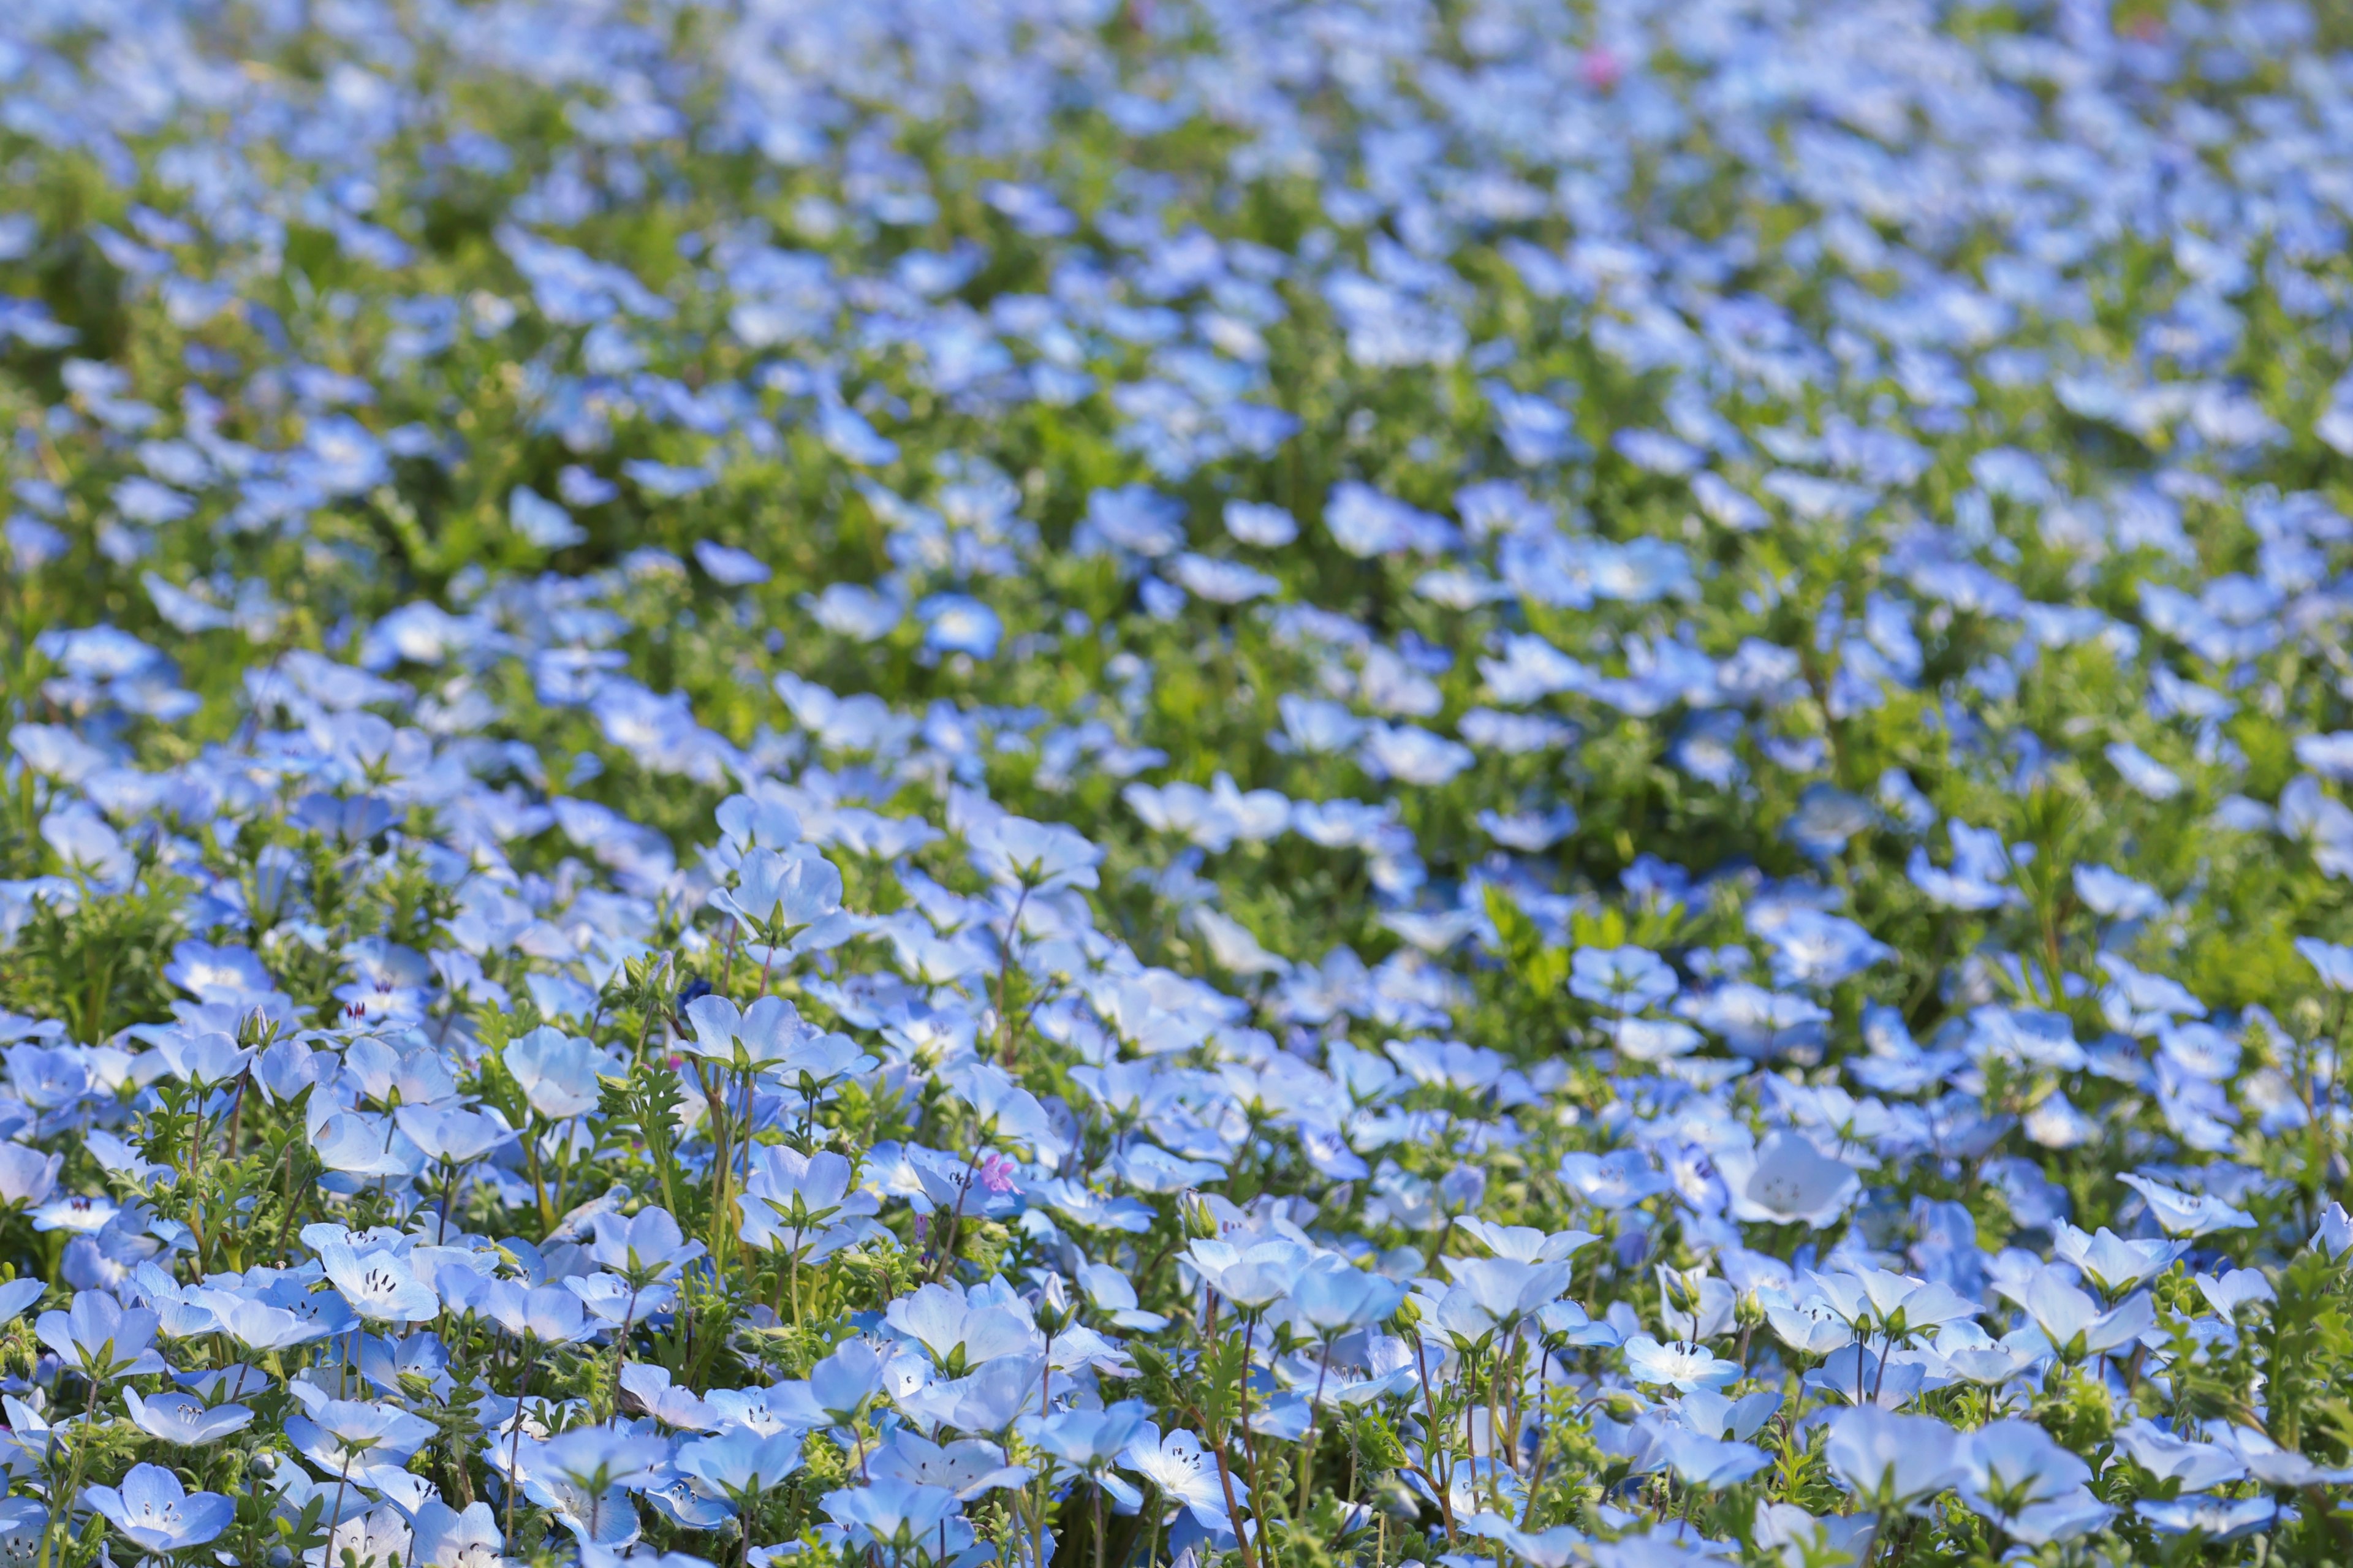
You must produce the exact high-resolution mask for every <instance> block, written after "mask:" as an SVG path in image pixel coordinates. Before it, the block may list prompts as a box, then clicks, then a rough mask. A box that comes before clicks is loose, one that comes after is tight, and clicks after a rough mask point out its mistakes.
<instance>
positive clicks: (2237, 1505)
mask: <svg viewBox="0 0 2353 1568" xmlns="http://www.w3.org/2000/svg"><path fill="white" fill-rule="evenodd" d="M2133 1510H2134V1511H2135V1512H2136V1513H2138V1514H2139V1515H2140V1516H2141V1518H2143V1519H2145V1520H2147V1521H2148V1522H2149V1524H2150V1525H2151V1526H2152V1527H2153V1528H2154V1529H2156V1530H2157V1531H2159V1532H2161V1533H2163V1534H2166V1535H2188V1534H2189V1533H2190V1532H2191V1531H2196V1532H2197V1533H2198V1534H2199V1536H2200V1537H2201V1538H2202V1539H2203V1540H2205V1541H2208V1542H2226V1541H2236V1540H2238V1539H2239V1538H2240V1537H2241V1536H2243V1535H2249V1534H2252V1533H2253V1532H2254V1531H2258V1530H2261V1529H2263V1527H2264V1526H2266V1525H2268V1524H2270V1523H2271V1522H2272V1521H2273V1520H2274V1519H2276V1518H2277V1517H2278V1516H2279V1504H2278V1503H2276V1502H2274V1501H2273V1500H2271V1499H2270V1498H2267V1497H2251V1498H2240V1499H2238V1500H2223V1499H2221V1498H2211V1497H2184V1498H2143V1499H2141V1500H2139V1501H2137V1502H2136V1503H2134V1504H2133Z"/></svg>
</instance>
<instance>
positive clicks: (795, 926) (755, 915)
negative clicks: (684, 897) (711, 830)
mask: <svg viewBox="0 0 2353 1568" xmlns="http://www.w3.org/2000/svg"><path fill="white" fill-rule="evenodd" d="M711 901H712V904H713V905H715V906H716V907H718V908H719V909H722V910H726V911H727V912H728V913H729V914H731V915H733V916H734V917H735V918H736V919H737V920H738V921H740V922H742V924H743V926H744V929H745V930H746V931H750V932H752V933H754V934H755V935H766V934H769V933H774V935H775V936H776V940H779V941H789V940H791V938H792V937H793V935H795V934H796V933H798V932H800V931H805V930H806V929H807V928H808V927H810V926H813V925H815V924H817V923H818V921H822V920H823V919H825V917H826V916H828V915H830V914H833V913H835V912H836V911H838V910H839V909H840V908H841V873H840V872H839V870H838V869H836V868H835V867H834V865H833V862H831V861H830V860H828V859H826V858H824V857H823V856H820V855H818V854H817V853H816V852H815V851H813V850H810V849H807V848H806V847H797V848H795V849H794V850H792V851H790V852H780V851H777V850H774V849H753V850H750V851H748V852H747V853H746V854H745V855H744V858H743V862H742V864H741V865H740V866H739V867H738V868H736V884H735V886H734V887H733V889H727V888H722V889H718V890H717V891H716V892H713V893H712V895H711ZM769 1000H775V998H769Z"/></svg>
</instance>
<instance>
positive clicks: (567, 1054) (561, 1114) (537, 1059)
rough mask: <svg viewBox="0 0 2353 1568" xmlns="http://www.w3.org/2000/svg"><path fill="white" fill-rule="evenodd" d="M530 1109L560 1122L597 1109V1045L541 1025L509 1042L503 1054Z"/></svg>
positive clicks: (505, 1065)
mask: <svg viewBox="0 0 2353 1568" xmlns="http://www.w3.org/2000/svg"><path fill="white" fill-rule="evenodd" d="M499 1059H500V1061H501V1063H502V1064H503V1065H504V1067H505V1068H506V1069H507V1072H508V1073H509V1075H511V1076H512V1078H513V1079H514V1080H515V1084H516V1086H517V1087H518V1088H520V1089H522V1091H523V1096H524V1098H525V1099H526V1100H529V1101H530V1102H531V1108H532V1109H533V1110H535V1111H537V1112H539V1114H541V1115H542V1116H544V1117H546V1118H548V1119H549V1120H550V1121H564V1120H565V1119H566V1118H567V1117H573V1116H578V1115H581V1114H582V1113H584V1112H586V1111H588V1110H594V1109H595V1108H596V1102H597V1097H598V1094H599V1092H600V1091H599V1089H598V1088H597V1083H596V1077H597V1068H599V1067H600V1066H602V1065H603V1064H602V1063H601V1062H600V1061H599V1059H598V1058H597V1054H596V1047H595V1045H594V1044H593V1043H592V1042H590V1041H588V1040H586V1039H584V1038H582V1037H579V1036H576V1035H566V1034H565V1032H564V1031H563V1030H561V1029H557V1028H552V1027H549V1026H546V1025H542V1026H540V1027H538V1028H536V1029H533V1030H531V1031H530V1032H529V1033H527V1034H524V1035H521V1036H518V1037H515V1038H514V1039H512V1040H510V1041H508V1042H507V1045H506V1048H505V1049H504V1050H503V1051H501V1053H500V1058H499Z"/></svg>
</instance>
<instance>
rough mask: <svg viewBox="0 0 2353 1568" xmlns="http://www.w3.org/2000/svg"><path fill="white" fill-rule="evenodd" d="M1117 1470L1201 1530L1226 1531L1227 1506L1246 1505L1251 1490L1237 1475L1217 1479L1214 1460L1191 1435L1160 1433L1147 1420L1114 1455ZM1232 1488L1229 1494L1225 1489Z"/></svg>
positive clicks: (1228, 1520)
mask: <svg viewBox="0 0 2353 1568" xmlns="http://www.w3.org/2000/svg"><path fill="white" fill-rule="evenodd" d="M1118 1462H1119V1465H1120V1468H1123V1469H1124V1470H1126V1471H1128V1472H1129V1473H1130V1474H1132V1475H1134V1476H1135V1477H1137V1478H1138V1479H1141V1480H1142V1481H1143V1482H1144V1483H1145V1485H1146V1486H1148V1487H1150V1488H1151V1489H1152V1490H1153V1492H1154V1494H1155V1496H1157V1497H1159V1498H1161V1499H1162V1500H1164V1502H1165V1503H1166V1505H1170V1506H1174V1507H1176V1508H1182V1509H1184V1510H1186V1511H1187V1512H1188V1513H1190V1514H1191V1515H1192V1517H1193V1521H1194V1522H1195V1523H1197V1524H1198V1525H1199V1526H1200V1527H1201V1528H1202V1529H1204V1530H1211V1531H1230V1530H1232V1529H1233V1528H1234V1521H1233V1519H1232V1516H1231V1515H1230V1514H1229V1512H1228V1511H1227V1509H1228V1503H1227V1498H1228V1496H1229V1495H1230V1496H1231V1498H1232V1505H1231V1506H1232V1507H1235V1508H1247V1507H1249V1506H1250V1488H1249V1487H1248V1486H1246V1485H1244V1484H1243V1481H1242V1478H1241V1477H1240V1476H1238V1475H1228V1476H1223V1477H1221V1476H1220V1475H1219V1468H1218V1465H1217V1461H1216V1459H1215V1458H1213V1457H1212V1456H1211V1455H1210V1454H1209V1452H1208V1450H1207V1449H1205V1448H1204V1447H1202V1446H1201V1440H1200V1438H1198V1437H1197V1436H1194V1435H1193V1434H1192V1433H1190V1432H1187V1431H1181V1430H1171V1431H1169V1432H1167V1433H1166V1434H1163V1433H1162V1432H1161V1430H1160V1428H1159V1427H1158V1426H1156V1425H1155V1424H1154V1423H1152V1422H1150V1421H1146V1422H1145V1423H1143V1424H1142V1425H1141V1426H1138V1427H1137V1428H1136V1430H1135V1432H1134V1435H1133V1436H1130V1437H1129V1438H1128V1440H1127V1446H1126V1447H1124V1448H1123V1449H1121V1451H1120V1455H1119V1460H1118ZM1228 1487H1230V1488H1231V1489H1232V1490H1231V1492H1230V1494H1229V1492H1228V1491H1227V1488H1228Z"/></svg>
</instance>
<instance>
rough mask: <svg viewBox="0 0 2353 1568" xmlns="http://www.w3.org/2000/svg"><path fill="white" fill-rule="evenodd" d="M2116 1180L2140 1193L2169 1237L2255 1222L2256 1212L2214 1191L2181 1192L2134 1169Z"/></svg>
mask: <svg viewBox="0 0 2353 1568" xmlns="http://www.w3.org/2000/svg"><path fill="white" fill-rule="evenodd" d="M2116 1179H2117V1180H2118V1181H2120V1182H2122V1183H2124V1184H2125V1185H2126V1186H2128V1187H2130V1188H2132V1189H2133V1190H2134V1191H2135V1192H2137V1193H2138V1194H2140V1195H2141V1197H2142V1198H2143V1199H2144V1200H2145V1201H2146V1202H2147V1205H2148V1211H2149V1213H2150V1214H2151V1215H2154V1216H2155V1217H2156V1220H2157V1223H2158V1225H2159V1226H2163V1227H2164V1229H2165V1231H2166V1234H2168V1236H2179V1237H2200V1236H2209V1235H2211V1234H2212V1233H2214V1232H2216V1231H2221V1230H2237V1229H2243V1228H2245V1227H2246V1226H2252V1225H2253V1224H2254V1223H2255V1222H2254V1218H2253V1215H2249V1214H2247V1213H2246V1212H2245V1211H2244V1210H2242V1209H2237V1208H2233V1207H2232V1206H2231V1205H2229V1204H2226V1203H2224V1202H2223V1201H2222V1200H2221V1198H2218V1197H2215V1196H2214V1195H2212V1194H2208V1193H2185V1192H2181V1191H2179V1190H2178V1189H2176V1188H2173V1187H2169V1186H2167V1185H2166V1184H2163V1183H2161V1182H2155V1181H2151V1180H2150V1179H2149V1178H2147V1177H2146V1176H2143V1175H2140V1174H2137V1173H2132V1172H2127V1173H2125V1174H2123V1175H2121V1176H2119V1177H2117V1178H2116Z"/></svg>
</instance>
